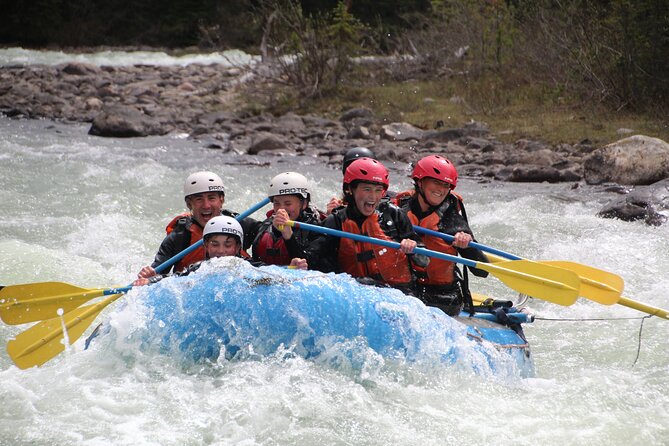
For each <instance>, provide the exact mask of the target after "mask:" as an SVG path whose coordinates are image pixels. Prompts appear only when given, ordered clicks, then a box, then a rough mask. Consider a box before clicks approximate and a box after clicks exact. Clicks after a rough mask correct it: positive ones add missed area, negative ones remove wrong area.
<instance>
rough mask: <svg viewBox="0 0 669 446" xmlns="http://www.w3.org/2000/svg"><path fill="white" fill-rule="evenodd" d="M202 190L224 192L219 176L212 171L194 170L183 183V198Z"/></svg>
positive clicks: (199, 192)
mask: <svg viewBox="0 0 669 446" xmlns="http://www.w3.org/2000/svg"><path fill="white" fill-rule="evenodd" d="M203 192H220V193H222V194H225V188H224V187H223V180H221V177H219V176H218V175H216V174H215V173H213V172H195V173H192V174H190V175H188V178H186V182H185V183H184V198H187V197H188V196H189V195H193V194H201V193H203Z"/></svg>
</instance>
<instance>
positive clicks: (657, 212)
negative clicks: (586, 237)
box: [597, 178, 669, 226]
mask: <svg viewBox="0 0 669 446" xmlns="http://www.w3.org/2000/svg"><path fill="white" fill-rule="evenodd" d="M668 211H669V178H667V179H665V180H662V181H658V182H656V183H654V184H651V185H650V186H637V187H635V188H634V190H632V191H631V192H630V193H629V194H627V195H624V196H621V197H617V198H615V199H613V200H611V201H610V202H609V203H607V204H606V205H605V206H604V207H603V208H602V209H601V210H600V211H599V212H598V213H597V215H598V216H600V217H603V218H619V219H621V220H624V221H636V220H643V221H645V222H646V223H647V224H649V225H652V226H659V225H661V224H662V223H664V222H666V221H667V215H669V212H668Z"/></svg>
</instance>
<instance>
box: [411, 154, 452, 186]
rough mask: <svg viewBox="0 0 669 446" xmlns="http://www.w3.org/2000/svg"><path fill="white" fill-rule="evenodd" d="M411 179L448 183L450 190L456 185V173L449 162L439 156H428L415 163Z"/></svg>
mask: <svg viewBox="0 0 669 446" xmlns="http://www.w3.org/2000/svg"><path fill="white" fill-rule="evenodd" d="M411 178H413V179H414V181H416V180H421V179H423V178H434V179H435V180H439V181H443V182H444V183H448V184H450V185H451V187H452V188H455V185H456V184H458V171H457V170H455V166H454V165H453V163H451V162H450V161H449V160H447V159H446V158H444V157H443V156H439V155H429V156H426V157H425V158H423V159H421V160H420V161H418V162H417V163H416V165H415V166H414V168H413V174H412V175H411Z"/></svg>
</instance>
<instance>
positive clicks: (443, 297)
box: [395, 155, 488, 316]
mask: <svg viewBox="0 0 669 446" xmlns="http://www.w3.org/2000/svg"><path fill="white" fill-rule="evenodd" d="M411 177H412V178H413V181H414V190H413V191H407V192H402V193H400V194H398V196H397V197H396V198H395V202H396V204H398V205H399V206H400V207H401V208H402V210H403V211H405V212H406V214H407V216H408V217H409V219H410V220H411V223H413V224H414V225H418V226H422V227H424V228H427V229H431V230H433V231H439V232H442V233H444V234H450V235H452V236H454V237H455V240H454V241H453V242H452V244H449V243H447V242H446V241H445V240H443V239H441V238H438V237H434V236H430V235H423V237H422V240H423V242H424V243H425V246H426V247H427V248H428V249H432V250H434V251H439V252H443V253H446V254H450V255H458V254H460V255H462V256H463V257H467V258H469V259H472V260H476V261H484V262H487V261H488V259H487V258H486V257H485V255H484V254H483V253H482V252H481V251H479V250H477V249H474V248H470V247H468V245H469V243H470V242H471V241H473V240H474V237H473V233H472V230H471V228H470V227H469V223H468V222H467V217H466V213H465V208H464V205H463V203H462V198H461V197H459V196H458V195H457V194H455V193H454V192H453V189H455V186H456V185H457V184H458V172H457V170H456V169H455V166H453V163H451V162H450V161H449V160H448V159H446V158H444V157H443V156H439V155H429V156H426V157H424V158H422V159H421V160H420V161H418V162H417V163H416V164H415V166H414V168H413V173H412V175H411ZM472 273H473V274H475V275H477V276H481V277H485V276H487V274H488V273H487V272H485V271H482V270H478V269H472ZM417 275H418V279H417V281H416V282H417V287H416V288H417V292H418V297H419V298H420V299H421V300H422V301H423V302H425V304H426V305H430V306H435V307H438V308H440V309H442V310H443V311H444V312H445V313H447V314H449V315H451V316H454V315H457V314H458V313H459V312H460V310H461V309H462V307H463V304H464V303H465V301H466V303H467V304H468V305H469V306H471V305H472V303H471V295H470V294H469V288H468V286H467V269H466V268H465V270H464V275H463V274H462V273H461V272H460V270H459V269H458V267H457V266H456V264H455V263H453V262H448V261H445V260H440V259H432V260H431V262H430V264H429V265H428V266H427V267H426V268H423V269H421V268H417Z"/></svg>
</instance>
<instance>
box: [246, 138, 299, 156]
mask: <svg viewBox="0 0 669 446" xmlns="http://www.w3.org/2000/svg"><path fill="white" fill-rule="evenodd" d="M287 150H289V147H288V144H287V143H286V141H284V140H283V139H280V138H279V137H277V136H276V135H273V134H271V133H263V134H259V135H254V136H253V138H252V140H251V145H250V146H249V149H248V151H247V153H248V154H249V155H257V154H258V153H260V152H263V151H287Z"/></svg>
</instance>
